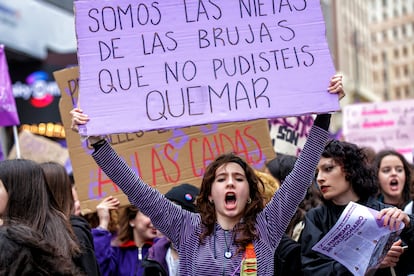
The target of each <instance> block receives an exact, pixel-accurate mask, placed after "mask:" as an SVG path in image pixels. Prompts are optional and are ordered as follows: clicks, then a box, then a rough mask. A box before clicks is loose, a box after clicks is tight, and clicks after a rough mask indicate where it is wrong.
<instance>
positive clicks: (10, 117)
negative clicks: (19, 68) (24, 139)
mask: <svg viewBox="0 0 414 276" xmlns="http://www.w3.org/2000/svg"><path fill="white" fill-rule="evenodd" d="M16 125H20V121H19V116H18V113H17V109H16V102H15V101H14V97H13V90H12V85H11V80H10V75H9V67H8V66H7V59H6V53H5V50H4V45H2V44H0V126H16Z"/></svg>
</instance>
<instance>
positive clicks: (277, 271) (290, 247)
mask: <svg viewBox="0 0 414 276" xmlns="http://www.w3.org/2000/svg"><path fill="white" fill-rule="evenodd" d="M274 265H275V268H274V275H277V276H301V275H303V272H302V266H301V255H300V244H299V243H298V242H296V241H295V240H293V239H291V238H290V237H289V236H288V235H286V234H285V235H283V237H282V239H281V240H280V243H279V246H278V247H277V249H276V252H275V264H274Z"/></svg>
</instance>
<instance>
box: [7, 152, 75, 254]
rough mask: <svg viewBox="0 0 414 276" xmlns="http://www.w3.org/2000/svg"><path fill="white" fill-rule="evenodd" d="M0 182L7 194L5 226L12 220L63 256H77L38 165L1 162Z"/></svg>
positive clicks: (69, 230)
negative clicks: (41, 236) (44, 240)
mask: <svg viewBox="0 0 414 276" xmlns="http://www.w3.org/2000/svg"><path fill="white" fill-rule="evenodd" d="M0 180H1V181H2V182H3V184H4V187H5V188H6V190H7V194H8V203H7V206H6V210H5V211H4V213H3V217H2V218H3V220H4V224H5V225H7V224H10V221H11V220H14V221H16V222H19V223H22V224H25V225H27V226H29V227H31V228H33V229H34V230H36V231H39V232H40V233H42V234H43V236H44V237H45V238H46V239H47V240H48V241H49V242H50V243H51V244H54V245H56V246H58V249H59V253H60V254H63V255H64V256H68V255H69V256H75V255H77V254H78V253H79V252H80V249H79V246H78V244H77V242H76V237H75V235H74V234H73V231H72V227H71V225H70V223H69V220H68V219H67V218H66V217H65V215H64V214H63V213H62V212H61V211H60V210H59V207H58V206H57V203H56V201H55V200H54V197H53V195H52V194H51V191H50V189H49V187H48V185H47V184H46V179H45V176H44V174H43V170H42V168H41V167H40V165H39V164H37V163H36V162H34V161H31V160H25V159H11V160H4V161H1V162H0Z"/></svg>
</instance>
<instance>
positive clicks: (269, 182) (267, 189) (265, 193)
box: [254, 170, 280, 204]
mask: <svg viewBox="0 0 414 276" xmlns="http://www.w3.org/2000/svg"><path fill="white" fill-rule="evenodd" d="M254 172H255V173H256V175H257V177H259V178H260V180H262V182H263V184H264V189H263V190H262V189H260V192H261V194H262V197H263V201H264V204H267V203H268V202H269V201H270V200H271V199H272V197H273V195H274V194H275V192H276V191H277V190H278V189H279V187H280V182H279V181H278V180H277V179H276V178H274V177H273V176H272V175H271V174H269V173H265V172H261V171H258V170H254Z"/></svg>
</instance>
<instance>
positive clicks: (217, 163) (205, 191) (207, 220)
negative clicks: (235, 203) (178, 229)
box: [197, 153, 264, 251]
mask: <svg viewBox="0 0 414 276" xmlns="http://www.w3.org/2000/svg"><path fill="white" fill-rule="evenodd" d="M227 163H237V164H239V165H240V166H241V167H242V168H243V170H244V173H245V175H246V179H247V181H248V183H249V188H250V198H251V200H252V201H251V203H250V204H247V206H246V209H245V210H244V215H243V220H242V221H241V222H239V223H238V224H237V225H236V226H235V229H234V230H235V231H236V235H235V240H234V241H235V243H236V244H237V245H238V246H239V249H238V251H244V250H245V249H246V246H247V245H248V244H249V243H251V242H252V241H253V240H254V239H256V238H257V233H256V226H255V223H256V216H257V214H258V213H259V212H260V211H262V210H263V208H264V203H263V197H262V195H261V192H260V191H261V190H263V188H264V185H263V182H262V181H261V180H260V178H259V177H257V175H256V174H255V172H254V170H253V168H251V167H250V166H249V165H248V164H247V163H246V161H244V160H243V159H242V158H241V157H240V156H238V155H236V154H235V153H226V154H222V155H220V156H218V157H217V158H216V159H215V160H214V161H213V162H212V163H210V164H209V165H208V166H207V168H206V172H205V173H204V176H203V180H202V182H201V188H200V195H199V196H198V197H197V207H198V209H199V212H200V216H201V222H202V224H203V226H204V227H203V231H202V233H201V235H200V240H201V241H203V240H204V238H205V237H206V236H209V235H211V234H212V233H213V231H214V227H215V224H216V221H217V217H216V212H215V211H216V210H215V207H214V204H211V203H210V201H209V199H208V197H209V195H210V194H211V187H212V185H213V182H214V180H215V178H216V171H217V169H218V168H219V167H221V166H222V165H224V164H227ZM259 185H260V186H261V187H260V188H259Z"/></svg>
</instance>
